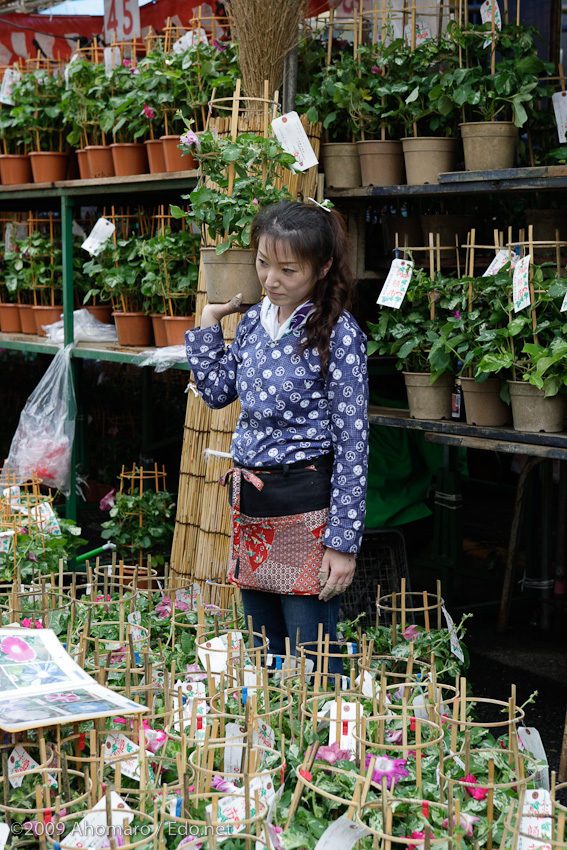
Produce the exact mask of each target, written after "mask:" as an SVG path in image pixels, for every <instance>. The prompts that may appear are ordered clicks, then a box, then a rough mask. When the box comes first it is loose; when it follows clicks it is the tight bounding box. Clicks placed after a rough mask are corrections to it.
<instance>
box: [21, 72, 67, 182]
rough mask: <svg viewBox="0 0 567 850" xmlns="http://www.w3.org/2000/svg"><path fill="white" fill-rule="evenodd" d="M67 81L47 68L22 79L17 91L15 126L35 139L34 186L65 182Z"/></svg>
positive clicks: (33, 160) (33, 152)
mask: <svg viewBox="0 0 567 850" xmlns="http://www.w3.org/2000/svg"><path fill="white" fill-rule="evenodd" d="M63 87H64V80H63V79H62V78H60V77H55V76H52V75H50V74H48V73H47V71H45V70H43V69H41V68H40V69H38V70H35V71H30V72H27V73H25V74H24V75H23V76H22V79H21V80H20V81H19V82H18V83H16V85H15V86H14V90H13V99H14V102H15V104H16V105H15V106H13V107H12V118H13V121H14V123H15V126H19V127H25V128H26V130H25V134H26V135H27V134H28V133H29V134H30V136H31V146H32V150H31V152H30V160H31V166H32V174H33V180H34V183H51V182H54V181H57V180H64V179H65V177H66V175H67V161H68V158H69V153H68V150H67V148H66V143H65V138H64V135H65V130H64V125H65V121H66V118H65V115H64V112H63V109H62V106H61V98H62V93H63Z"/></svg>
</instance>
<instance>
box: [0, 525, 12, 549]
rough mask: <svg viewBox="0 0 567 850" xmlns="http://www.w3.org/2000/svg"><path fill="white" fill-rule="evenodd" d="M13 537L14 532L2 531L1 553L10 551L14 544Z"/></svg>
mask: <svg viewBox="0 0 567 850" xmlns="http://www.w3.org/2000/svg"><path fill="white" fill-rule="evenodd" d="M13 536H14V531H12V529H10V530H9V531H0V552H9V551H10V544H11V543H12V538H13Z"/></svg>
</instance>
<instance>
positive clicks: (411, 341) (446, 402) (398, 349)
mask: <svg viewBox="0 0 567 850" xmlns="http://www.w3.org/2000/svg"><path fill="white" fill-rule="evenodd" d="M451 283H452V280H451V278H444V277H442V276H441V275H439V274H438V275H436V276H435V278H434V280H431V278H429V277H428V276H427V275H426V274H425V272H424V271H423V270H422V269H416V270H414V273H413V277H412V280H411V282H410V285H409V287H408V290H407V293H406V297H405V299H404V301H403V302H402V304H401V306H400V307H399V308H397V309H390V308H383V309H382V311H381V314H380V318H379V320H378V322H377V323H375V324H372V323H370V322H369V323H368V328H369V330H370V335H371V337H372V338H371V340H370V341H369V343H368V354H369V355H371V354H374V353H378V354H381V355H388V356H390V357H392V356H393V357H396V358H397V359H396V368H397V369H400V370H401V371H403V375H404V381H405V384H406V389H407V393H408V403H409V410H410V416H411V417H412V419H450V418H451V392H452V388H453V381H454V371H455V368H454V367H455V362H454V357H453V355H452V353H451V352H450V351H449V350H448V348H447V346H446V345H445V341H444V338H443V336H442V333H441V330H442V328H443V326H444V325H445V323H446V309H445V308H443V307H442V306H441V303H442V299H443V296H444V294H445V292H446V290H447V287H448V286H449V285H450V284H451Z"/></svg>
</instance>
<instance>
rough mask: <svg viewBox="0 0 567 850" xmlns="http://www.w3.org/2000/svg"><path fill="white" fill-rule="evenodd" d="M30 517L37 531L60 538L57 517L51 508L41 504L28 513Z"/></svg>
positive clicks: (43, 503) (45, 503) (44, 503)
mask: <svg viewBox="0 0 567 850" xmlns="http://www.w3.org/2000/svg"><path fill="white" fill-rule="evenodd" d="M30 516H31V518H32V519H33V520H35V522H36V524H37V527H38V529H40V530H41V531H43V533H44V534H53V535H54V536H55V537H61V528H60V526H59V522H58V521H57V517H56V516H55V513H54V512H53V508H52V507H51V505H49V504H48V503H47V502H42V503H41V504H40V505H36V506H35V508H32V509H31V511H30Z"/></svg>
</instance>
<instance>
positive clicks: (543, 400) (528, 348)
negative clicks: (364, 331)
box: [369, 264, 567, 432]
mask: <svg viewBox="0 0 567 850" xmlns="http://www.w3.org/2000/svg"><path fill="white" fill-rule="evenodd" d="M533 291H534V296H533V298H534V300H533V303H532V306H531V309H530V308H528V309H525V310H523V311H520V312H518V313H514V310H513V300H512V280H511V277H510V274H509V264H508V266H505V267H504V268H503V269H502V270H501V271H499V272H498V274H496V275H494V276H490V277H483V278H481V279H480V281H479V280H477V279H474V278H462V279H461V280H457V279H455V278H452V277H447V276H443V275H440V274H437V275H436V276H435V277H434V279H430V278H429V277H428V276H427V275H426V274H425V273H424V272H423V271H422V270H419V269H418V270H417V271H416V272H415V273H414V277H413V279H412V282H411V284H410V287H409V288H408V292H407V294H406V298H405V300H404V302H403V303H402V305H401V307H400V308H399V309H394V310H390V309H388V308H384V309H382V311H381V314H380V317H379V320H378V322H376V323H373V324H369V328H370V333H371V341H370V342H369V353H370V354H373V353H375V352H376V353H378V354H382V355H389V356H394V357H396V358H397V361H396V367H397V368H399V369H401V370H404V377H405V380H406V385H409V386H408V400H409V402H410V415H411V416H414V417H415V418H422V419H434V418H437V419H443V418H445V419H449V418H450V416H451V406H450V405H451V399H450V395H451V390H452V387H453V382H454V378H455V375H457V376H459V377H460V379H461V382H462V387H463V394H464V399H465V410H466V415H467V422H468V423H469V424H476V425H483V426H502V425H505V424H507V423H508V422H509V420H510V411H509V408H508V404H510V403H511V418H512V421H513V425H514V428H515V429H516V430H519V431H536V432H537V431H544V432H554V431H555V432H557V431H562V430H563V428H564V421H565V410H566V402H567V395H566V393H567V356H566V355H567V342H566V341H565V335H566V333H567V322H566V321H565V317H564V315H563V314H562V313H561V309H560V308H561V305H562V301H563V298H564V296H565V294H566V293H567V280H565V279H564V278H560V277H558V276H557V275H555V276H553V274H551V273H550V267H549V266H546V265H544V266H536V267H534V269H533ZM534 317H535V319H534ZM416 373H420V374H421V375H422V377H416ZM440 381H441V383H440ZM417 382H419V383H420V384H423V385H424V386H426V387H427V385H430V386H431V387H435V386H437V387H438V388H440V387H442V386H443V385H445V390H444V397H443V400H442V406H441V407H440V408H439V409H438V410H433V409H432V408H431V407H427V408H426V409H422V410H419V409H417V410H416V409H415V408H414V406H413V390H411V389H410V388H409V387H411V386H413V385H414V384H415V383H417ZM437 395H439V396H440V395H442V391H441V389H438V393H437ZM428 404H429V402H428Z"/></svg>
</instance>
